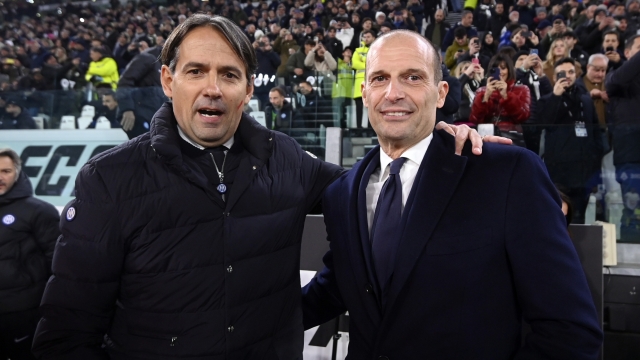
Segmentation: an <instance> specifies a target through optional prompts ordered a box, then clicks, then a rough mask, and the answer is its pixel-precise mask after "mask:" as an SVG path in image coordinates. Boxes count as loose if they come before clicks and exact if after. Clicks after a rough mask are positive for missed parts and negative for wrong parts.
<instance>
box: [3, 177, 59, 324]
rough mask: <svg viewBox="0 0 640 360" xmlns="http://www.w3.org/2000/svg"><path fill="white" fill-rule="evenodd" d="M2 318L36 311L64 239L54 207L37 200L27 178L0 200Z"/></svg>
mask: <svg viewBox="0 0 640 360" xmlns="http://www.w3.org/2000/svg"><path fill="white" fill-rule="evenodd" d="M0 219H1V222H0V314H6V313H10V312H16V311H23V310H28V309H35V308H37V307H38V305H40V299H41V298H42V292H43V291H44V286H45V284H46V283H47V279H49V276H50V275H51V259H52V258H53V249H54V247H55V244H56V239H57V238H58V235H60V231H59V230H58V223H59V219H60V217H59V216H58V210H56V208H55V207H53V205H51V204H49V203H46V202H44V201H42V200H39V199H36V198H34V197H33V188H32V187H31V182H30V181H29V178H28V177H27V175H26V174H25V173H24V171H23V172H21V173H20V175H19V177H18V181H16V183H15V184H14V185H13V187H12V188H11V190H9V191H8V192H7V193H5V194H4V195H2V196H0Z"/></svg>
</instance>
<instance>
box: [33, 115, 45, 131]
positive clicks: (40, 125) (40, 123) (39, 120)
mask: <svg viewBox="0 0 640 360" xmlns="http://www.w3.org/2000/svg"><path fill="white" fill-rule="evenodd" d="M33 121H35V122H36V127H37V128H38V129H44V119H43V118H42V117H41V116H34V117H33Z"/></svg>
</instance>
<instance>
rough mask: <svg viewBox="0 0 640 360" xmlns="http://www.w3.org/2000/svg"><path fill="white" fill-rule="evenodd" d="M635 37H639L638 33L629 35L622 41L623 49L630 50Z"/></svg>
mask: <svg viewBox="0 0 640 360" xmlns="http://www.w3.org/2000/svg"><path fill="white" fill-rule="evenodd" d="M637 38H640V34H636V35H633V36H629V38H627V40H626V42H625V43H624V49H625V50H630V49H631V48H632V47H633V43H634V42H635V40H636V39H637Z"/></svg>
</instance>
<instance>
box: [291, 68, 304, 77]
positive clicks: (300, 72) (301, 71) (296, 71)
mask: <svg viewBox="0 0 640 360" xmlns="http://www.w3.org/2000/svg"><path fill="white" fill-rule="evenodd" d="M293 72H294V73H295V74H296V75H302V73H303V72H304V71H303V70H302V69H300V68H295V69H293Z"/></svg>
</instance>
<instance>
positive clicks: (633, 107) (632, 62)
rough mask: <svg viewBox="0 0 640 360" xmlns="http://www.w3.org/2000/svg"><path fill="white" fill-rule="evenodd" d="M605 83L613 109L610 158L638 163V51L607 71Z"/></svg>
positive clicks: (622, 161)
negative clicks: (610, 70) (613, 149)
mask: <svg viewBox="0 0 640 360" xmlns="http://www.w3.org/2000/svg"><path fill="white" fill-rule="evenodd" d="M605 86H606V88H607V95H609V99H610V100H611V108H612V109H613V113H612V118H613V125H614V126H613V129H612V137H613V147H614V148H615V151H614V152H613V157H614V159H613V162H614V164H615V165H621V164H625V163H640V141H638V139H640V121H638V114H640V53H637V54H635V55H634V56H633V57H631V59H629V60H627V61H626V62H625V63H624V64H623V65H622V66H620V67H619V68H618V69H616V70H614V71H613V72H611V73H609V74H608V75H607V78H606V81H605Z"/></svg>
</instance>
